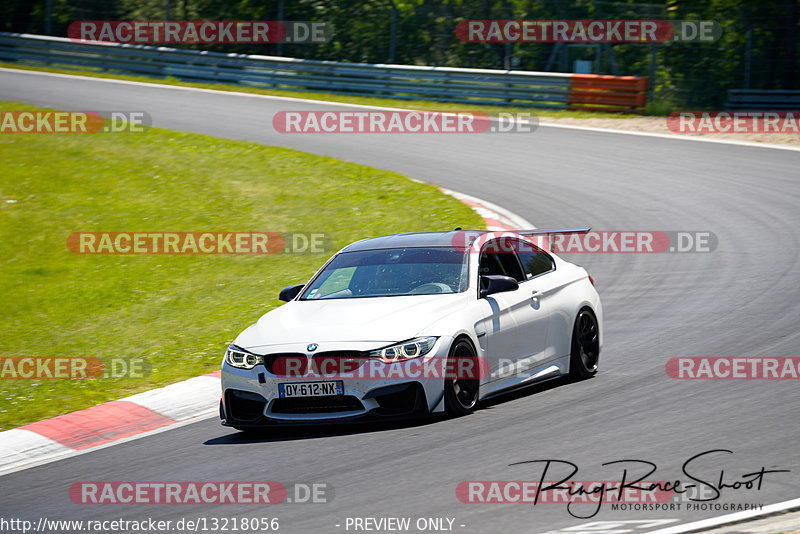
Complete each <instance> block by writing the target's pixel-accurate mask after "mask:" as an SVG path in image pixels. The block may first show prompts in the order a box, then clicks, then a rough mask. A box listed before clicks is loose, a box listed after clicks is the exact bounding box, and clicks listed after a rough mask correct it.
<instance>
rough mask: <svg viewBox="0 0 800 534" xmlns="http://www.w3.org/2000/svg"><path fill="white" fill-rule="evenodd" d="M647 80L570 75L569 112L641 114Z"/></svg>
mask: <svg viewBox="0 0 800 534" xmlns="http://www.w3.org/2000/svg"><path fill="white" fill-rule="evenodd" d="M647 87H648V79H647V78H639V77H637V76H605V75H600V74H573V75H572V80H571V82H570V87H569V106H568V108H569V109H573V110H578V111H611V112H622V113H644V108H645V106H646V105H647Z"/></svg>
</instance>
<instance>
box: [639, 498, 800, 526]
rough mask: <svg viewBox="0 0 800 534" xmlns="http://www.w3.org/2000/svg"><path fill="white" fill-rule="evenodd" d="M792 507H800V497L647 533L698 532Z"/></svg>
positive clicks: (785, 510) (786, 510)
mask: <svg viewBox="0 0 800 534" xmlns="http://www.w3.org/2000/svg"><path fill="white" fill-rule="evenodd" d="M794 509H800V499H793V500H791V501H784V502H779V503H776V504H768V505H767V506H764V507H763V508H762V509H761V510H757V511H755V510H750V511H747V512H736V513H733V514H727V515H721V516H718V517H712V518H710V519H702V520H700V521H695V522H693V523H684V524H683V525H677V526H674V527H669V528H662V529H659V530H653V531H651V532H648V534H687V533H689V532H699V531H704V530H709V529H712V528H715V527H720V526H723V525H731V524H734V523H742V522H745V521H750V520H753V519H757V518H759V517H765V516H769V515H774V514H779V513H782V512H788V511H789V510H794Z"/></svg>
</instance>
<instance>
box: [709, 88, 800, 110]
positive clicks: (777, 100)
mask: <svg viewBox="0 0 800 534" xmlns="http://www.w3.org/2000/svg"><path fill="white" fill-rule="evenodd" d="M725 107H726V109H729V110H737V109H741V110H774V111H780V110H784V111H788V110H798V109H800V91H784V90H751V89H729V90H728V102H727V103H726V104H725Z"/></svg>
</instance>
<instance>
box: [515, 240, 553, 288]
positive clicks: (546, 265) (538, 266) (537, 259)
mask: <svg viewBox="0 0 800 534" xmlns="http://www.w3.org/2000/svg"><path fill="white" fill-rule="evenodd" d="M518 243H519V245H518V246H517V247H516V250H517V256H519V262H520V263H521V264H522V270H524V271H525V277H526V279H527V278H532V277H534V276H537V275H540V274H542V273H546V272H548V271H552V270H553V269H554V268H555V264H554V263H553V258H551V257H550V256H549V255H548V254H547V253H545V252H544V251H542V250H541V249H539V248H538V247H536V246H535V245H532V244H530V243H528V242H518Z"/></svg>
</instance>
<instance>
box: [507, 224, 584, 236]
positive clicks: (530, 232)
mask: <svg viewBox="0 0 800 534" xmlns="http://www.w3.org/2000/svg"><path fill="white" fill-rule="evenodd" d="M591 229H592V227H591V226H583V227H580V228H548V229H544V228H534V229H533V230H514V232H515V233H517V234H519V235H550V234H585V233H586V232H588V231H590V230H591Z"/></svg>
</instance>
